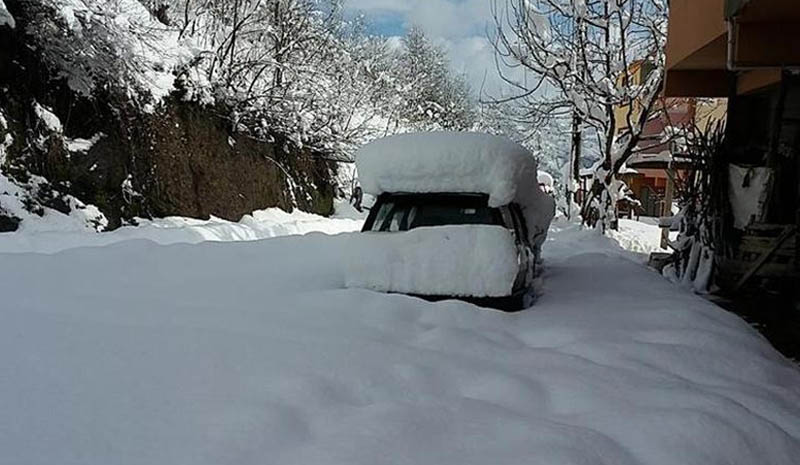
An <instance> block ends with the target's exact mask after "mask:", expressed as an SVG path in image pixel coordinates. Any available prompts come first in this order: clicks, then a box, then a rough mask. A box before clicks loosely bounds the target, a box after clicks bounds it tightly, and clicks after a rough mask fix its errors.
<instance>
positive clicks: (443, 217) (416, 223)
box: [410, 203, 497, 229]
mask: <svg viewBox="0 0 800 465" xmlns="http://www.w3.org/2000/svg"><path fill="white" fill-rule="evenodd" d="M492 210H493V209H491V208H489V207H477V206H476V207H461V206H458V205H448V204H444V203H440V204H426V205H420V206H419V207H418V210H417V212H416V215H415V217H414V220H413V221H411V222H410V225H411V228H412V229H413V228H420V227H424V226H442V225H448V224H497V220H496V218H495V216H496V215H495V214H494V212H493V211H492Z"/></svg>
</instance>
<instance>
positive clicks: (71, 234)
mask: <svg viewBox="0 0 800 465" xmlns="http://www.w3.org/2000/svg"><path fill="white" fill-rule="evenodd" d="M2 180H3V178H2V177H0V187H2V185H3V184H2ZM0 199H2V196H0ZM15 213H20V212H15ZM138 221H139V225H138V226H125V227H122V228H119V229H116V230H114V231H111V232H105V233H97V232H94V231H90V230H88V229H87V228H86V227H85V226H84V225H83V224H82V223H80V222H78V223H76V222H75V220H72V219H70V218H69V217H67V216H66V215H63V214H61V213H59V212H55V211H48V212H47V213H46V216H45V217H44V218H40V219H38V220H37V218H36V217H33V218H28V219H27V220H25V221H23V222H22V224H21V228H20V230H19V231H17V232H14V233H5V234H0V253H25V252H37V253H56V252H60V251H63V250H67V249H72V248H76V247H99V246H105V245H108V244H113V243H116V242H122V241H129V240H135V239H146V240H149V241H153V242H156V243H158V244H175V243H190V244H196V243H200V242H206V241H214V242H228V241H253V240H259V239H267V238H271V237H278V236H289V235H302V234H308V233H310V232H323V233H326V234H339V233H342V232H351V231H358V230H360V229H361V226H362V225H363V223H364V221H363V220H360V219H350V218H338V219H328V218H325V217H322V216H318V215H314V214H311V213H305V212H302V211H300V210H295V211H294V212H292V213H286V212H285V211H283V210H281V209H279V208H269V209H266V210H260V211H256V212H253V213H252V214H250V215H245V216H244V217H243V218H242V219H241V220H240V221H239V222H238V223H237V222H232V221H227V220H223V219H221V218H214V217H212V218H211V219H209V220H198V219H193V218H184V217H177V216H176V217H168V218H160V219H155V220H144V219H140V220H138Z"/></svg>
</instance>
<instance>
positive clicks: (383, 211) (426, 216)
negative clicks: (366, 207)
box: [366, 195, 503, 231]
mask: <svg viewBox="0 0 800 465" xmlns="http://www.w3.org/2000/svg"><path fill="white" fill-rule="evenodd" d="M376 207H377V211H376V213H375V215H374V218H373V219H372V222H371V223H370V224H368V228H366V229H367V230H370V231H408V230H410V229H414V228H420V227H425V226H445V225H462V224H496V225H502V224H503V222H502V216H501V215H500V212H499V211H498V210H497V209H496V208H490V207H489V206H488V205H487V198H486V196H480V195H405V196H388V197H384V198H381V199H380V200H379V202H378V205H376Z"/></svg>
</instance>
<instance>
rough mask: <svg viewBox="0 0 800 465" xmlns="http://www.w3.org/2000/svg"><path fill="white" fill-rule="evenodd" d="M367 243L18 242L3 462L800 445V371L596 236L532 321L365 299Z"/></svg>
mask: <svg viewBox="0 0 800 465" xmlns="http://www.w3.org/2000/svg"><path fill="white" fill-rule="evenodd" d="M354 244H355V245H354ZM357 244H358V242H357V241H353V235H351V234H343V235H339V236H335V237H331V236H326V235H323V234H318V233H312V234H308V235H306V236H302V237H285V238H277V239H270V240H264V241H255V242H233V243H219V242H204V243H201V244H173V245H167V246H164V245H158V244H155V243H153V242H149V241H128V242H122V243H117V244H113V245H109V246H107V247H97V248H80V249H72V250H67V251H64V252H61V253H58V254H54V255H43V254H24V253H23V254H10V255H9V254H7V255H2V254H0V296H1V297H0V319H1V320H2V322H3V323H2V325H0V367H2V371H1V372H0V418H2V419H3V421H2V422H0V451H2V452H0V459H2V460H0V463H3V464H5V463H8V464H47V465H52V464H55V463H58V464H108V463H113V464H119V465H124V464H154V465H155V464H159V465H161V464H175V463H186V464H189V463H190V464H193V465H196V464H215V465H216V464H232V463H237V464H263V463H275V464H302V465H310V464H348V465H349V464H369V465H374V464H459V465H462V464H476V465H477V464H480V465H486V464H520V463H525V464H547V465H553V464H609V465H612V464H613V465H626V464H652V465H660V464H664V465H666V464H698V465H699V464H702V465H709V464H726V465H727V464H747V465H751V464H756V463H758V464H796V463H797V457H800V372H798V370H797V369H796V368H795V367H794V366H793V365H791V364H790V363H788V362H787V361H786V360H785V359H784V358H783V357H782V356H781V355H779V354H778V353H777V352H776V351H775V350H774V349H772V348H771V347H770V346H769V345H768V343H767V342H766V341H765V340H764V339H763V338H762V337H761V336H759V335H758V334H757V333H756V332H755V331H753V330H752V329H751V328H750V327H749V326H748V325H747V324H746V323H744V322H743V321H742V320H740V319H739V318H737V317H735V316H733V315H732V314H729V313H726V312H724V311H722V310H721V309H719V308H718V307H715V306H714V305H712V304H710V303H707V302H706V301H704V300H702V299H700V298H698V297H696V296H694V295H692V294H690V293H688V292H686V291H684V290H683V289H681V288H679V287H675V286H672V285H671V284H670V283H669V282H667V281H666V280H664V279H662V278H661V277H660V276H658V275H657V274H656V273H654V272H650V271H649V270H647V269H646V268H644V267H643V266H642V265H641V264H640V263H637V262H636V260H635V259H634V260H631V258H632V256H631V255H630V254H629V253H628V252H626V251H623V250H622V249H620V248H619V246H618V245H616V244H615V243H614V242H612V241H609V240H608V239H606V238H603V237H601V236H599V235H598V234H597V233H595V232H592V231H582V230H580V229H579V228H578V227H576V226H574V225H569V224H565V223H557V224H556V225H555V226H554V228H553V231H552V232H551V234H550V239H549V240H548V242H547V244H546V245H545V249H544V251H545V256H546V272H545V275H544V276H543V278H542V284H541V288H540V292H541V294H542V295H541V297H540V298H539V300H538V302H537V303H536V305H535V306H534V307H533V308H531V309H530V310H528V311H525V312H522V313H519V314H504V313H500V312H496V311H490V310H484V309H479V308H477V307H474V306H472V305H469V304H466V303H460V302H442V303H435V304H434V303H428V302H425V301H421V300H418V299H414V298H410V297H405V296H401V295H385V294H380V293H375V292H371V291H366V290H347V289H344V280H345V273H344V270H343V263H345V262H346V260H347V259H348V257H350V256H352V255H353V254H358V253H360V250H359V249H358V246H357Z"/></svg>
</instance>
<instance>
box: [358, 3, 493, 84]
mask: <svg viewBox="0 0 800 465" xmlns="http://www.w3.org/2000/svg"><path fill="white" fill-rule="evenodd" d="M347 7H348V8H349V9H351V10H354V11H361V12H363V13H365V14H366V15H367V17H374V18H377V17H380V16H383V17H385V16H386V15H389V16H392V17H397V18H398V20H400V21H402V22H403V23H404V24H405V25H406V27H408V26H410V25H412V24H415V25H418V26H420V27H422V29H423V30H424V31H425V32H426V33H427V34H428V36H429V37H431V38H432V39H434V40H436V41H438V42H440V43H442V44H444V46H445V47H446V48H447V50H448V52H449V56H450V60H451V62H452V65H453V68H454V69H455V70H456V71H459V72H463V73H465V74H466V75H467V77H468V79H469V82H470V84H471V85H472V88H473V90H474V91H475V93H476V94H477V93H478V92H480V89H481V86H482V85H484V81H485V86H486V89H488V90H490V91H495V90H497V89H498V88H499V87H500V86H501V79H500V78H499V76H497V71H496V70H495V63H494V54H493V49H492V46H491V44H490V43H489V41H488V40H487V38H486V28H487V26H491V25H492V24H493V23H494V20H493V18H492V15H491V0H349V1H348V2H347Z"/></svg>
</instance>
